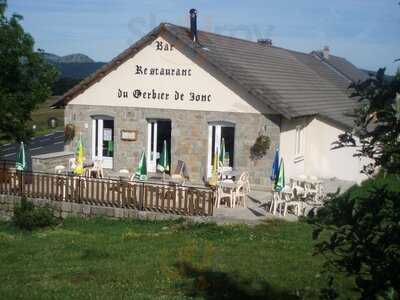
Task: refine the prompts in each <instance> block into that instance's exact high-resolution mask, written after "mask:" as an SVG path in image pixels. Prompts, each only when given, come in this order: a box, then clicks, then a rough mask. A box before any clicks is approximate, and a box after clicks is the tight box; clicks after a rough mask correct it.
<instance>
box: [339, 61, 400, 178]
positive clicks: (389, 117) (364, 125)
mask: <svg viewBox="0 0 400 300" xmlns="http://www.w3.org/2000/svg"><path fill="white" fill-rule="evenodd" d="M350 87H351V88H352V89H353V90H354V92H353V93H352V97H354V98H357V99H358V100H359V103H360V106H359V107H358V108H357V109H356V110H355V113H354V115H353V116H354V117H355V126H354V128H353V129H352V131H349V132H346V133H345V134H342V135H340V136H339V141H338V142H336V147H337V148H340V147H348V146H360V150H359V151H358V153H357V156H361V157H367V158H369V159H371V163H369V164H368V165H366V166H365V167H364V169H363V172H364V173H366V174H368V175H371V174H373V172H374V171H375V170H376V169H377V168H379V167H381V168H383V170H385V171H386V172H389V173H393V172H399V170H400V73H399V72H398V73H397V74H396V76H395V77H394V79H393V80H389V81H388V80H385V69H380V70H379V71H378V72H377V74H376V77H375V78H370V79H367V80H365V81H364V82H360V83H354V84H352V85H351V86H350ZM355 137H356V138H355ZM357 139H358V140H359V143H357Z"/></svg>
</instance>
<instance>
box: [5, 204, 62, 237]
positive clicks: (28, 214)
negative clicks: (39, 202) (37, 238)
mask: <svg viewBox="0 0 400 300" xmlns="http://www.w3.org/2000/svg"><path fill="white" fill-rule="evenodd" d="M13 223H14V225H15V226H17V227H18V228H19V229H23V230H29V231H31V230H33V229H36V228H43V227H49V226H53V225H56V224H57V219H56V218H55V217H54V215H53V212H52V211H51V209H50V208H49V207H34V205H33V204H32V203H31V202H29V201H28V200H27V199H26V198H25V197H22V199H21V204H20V205H18V206H16V207H15V208H14V217H13Z"/></svg>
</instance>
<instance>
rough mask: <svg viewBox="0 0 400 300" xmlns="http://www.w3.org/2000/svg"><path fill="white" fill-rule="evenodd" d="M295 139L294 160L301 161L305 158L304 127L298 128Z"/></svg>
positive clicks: (299, 126)
mask: <svg viewBox="0 0 400 300" xmlns="http://www.w3.org/2000/svg"><path fill="white" fill-rule="evenodd" d="M294 138H295V140H294V160H295V161H300V160H302V159H303V158H304V126H302V125H298V126H296V131H295V136H294Z"/></svg>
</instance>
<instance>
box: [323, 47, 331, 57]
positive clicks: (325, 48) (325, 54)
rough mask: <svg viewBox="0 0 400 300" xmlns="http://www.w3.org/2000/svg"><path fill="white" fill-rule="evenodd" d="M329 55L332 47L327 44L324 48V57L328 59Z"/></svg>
mask: <svg viewBox="0 0 400 300" xmlns="http://www.w3.org/2000/svg"><path fill="white" fill-rule="evenodd" d="M329 55H330V49H329V46H325V47H324V49H323V50H322V57H323V58H324V59H326V60H328V59H329Z"/></svg>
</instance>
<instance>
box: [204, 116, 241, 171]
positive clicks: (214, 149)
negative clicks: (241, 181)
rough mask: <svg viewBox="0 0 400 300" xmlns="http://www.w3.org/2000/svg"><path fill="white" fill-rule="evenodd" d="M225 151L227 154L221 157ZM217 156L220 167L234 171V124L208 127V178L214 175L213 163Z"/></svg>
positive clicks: (227, 123) (213, 124) (225, 123)
mask: <svg viewBox="0 0 400 300" xmlns="http://www.w3.org/2000/svg"><path fill="white" fill-rule="evenodd" d="M223 149H225V153H224V155H221V152H222V151H223ZM216 155H217V161H218V164H219V165H220V164H222V165H223V166H224V168H226V169H229V168H230V169H232V168H233V167H234V155H235V125H234V124H233V123H229V122H213V123H209V125H208V157H207V177H208V178H210V177H211V175H212V169H213V163H214V161H215V156H216ZM222 160H223V161H222Z"/></svg>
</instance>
